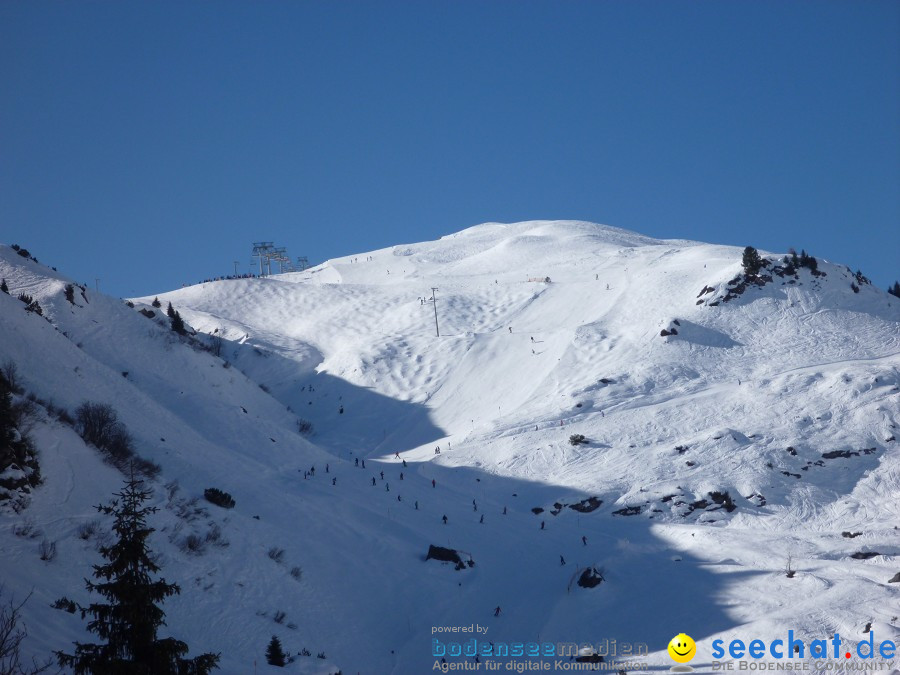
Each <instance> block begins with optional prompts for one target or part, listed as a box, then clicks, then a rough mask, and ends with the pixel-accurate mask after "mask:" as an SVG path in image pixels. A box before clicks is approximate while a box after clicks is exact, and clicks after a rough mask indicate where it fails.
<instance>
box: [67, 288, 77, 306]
mask: <svg viewBox="0 0 900 675" xmlns="http://www.w3.org/2000/svg"><path fill="white" fill-rule="evenodd" d="M65 294H66V300H68V301H69V303H70V304H72V305H74V304H75V287H74V286H73V285H72V284H66V287H65Z"/></svg>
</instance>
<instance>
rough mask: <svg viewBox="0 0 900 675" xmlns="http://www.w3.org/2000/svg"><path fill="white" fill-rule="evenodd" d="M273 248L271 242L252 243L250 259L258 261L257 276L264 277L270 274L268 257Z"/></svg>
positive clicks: (270, 265) (270, 268) (270, 264)
mask: <svg viewBox="0 0 900 675" xmlns="http://www.w3.org/2000/svg"><path fill="white" fill-rule="evenodd" d="M274 248H275V245H274V244H273V243H272V242H271V241H257V242H254V243H253V255H252V256H251V257H252V258H257V259H258V260H259V276H261V277H264V276H268V275H269V274H271V273H272V263H271V260H270V257H271V255H272V252H273V250H274Z"/></svg>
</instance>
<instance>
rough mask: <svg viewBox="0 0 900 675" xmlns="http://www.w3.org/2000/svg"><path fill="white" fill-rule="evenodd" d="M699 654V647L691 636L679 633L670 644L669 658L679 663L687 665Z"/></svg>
mask: <svg viewBox="0 0 900 675" xmlns="http://www.w3.org/2000/svg"><path fill="white" fill-rule="evenodd" d="M696 653H697V645H696V644H695V643H694V640H693V639H692V638H691V636H690V635H685V634H684V633H679V634H678V635H676V636H675V637H673V638H672V640H671V641H670V642H669V656H671V657H672V660H673V661H677V662H678V663H687V662H688V661H690V660H691V659H692V658H694V655H695V654H696Z"/></svg>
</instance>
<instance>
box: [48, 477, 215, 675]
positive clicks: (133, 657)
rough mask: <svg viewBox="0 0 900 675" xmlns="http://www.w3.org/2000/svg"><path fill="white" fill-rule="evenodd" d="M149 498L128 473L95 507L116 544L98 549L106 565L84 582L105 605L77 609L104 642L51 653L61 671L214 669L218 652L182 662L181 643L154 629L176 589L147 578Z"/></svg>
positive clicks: (198, 673) (198, 674)
mask: <svg viewBox="0 0 900 675" xmlns="http://www.w3.org/2000/svg"><path fill="white" fill-rule="evenodd" d="M150 495H151V493H150V491H149V490H146V489H144V488H143V481H140V480H137V479H136V478H135V477H134V473H133V472H132V475H131V478H130V479H128V480H126V481H125V487H124V488H123V489H122V491H121V492H117V493H115V496H116V497H118V498H119V499H117V500H113V501H112V502H110V503H109V504H107V505H100V506H98V507H97V510H98V511H100V512H101V513H104V514H107V515H112V516H114V517H115V523H114V525H113V530H114V531H115V533H116V535H117V540H116V541H115V542H114V543H113V544H111V545H110V546H103V547H101V548H100V555H102V556H103V557H104V558H105V559H106V561H107V562H106V564H103V565H94V578H95V579H97V582H96V583H95V582H91V581H87V580H85V583H86V585H87V589H88V590H89V591H92V592H96V593H98V594H100V595H101V596H103V598H104V599H105V600H106V601H107V602H105V603H104V602H97V603H92V604H91V605H89V606H88V607H80V608H79V609H80V610H81V618H82V619H83V618H85V617H86V616H87V615H88V614H89V615H91V617H93V618H92V619H91V620H90V621H89V622H88V625H87V629H88V631H90V632H91V633H96V634H97V635H98V636H99V637H100V639H101V640H103V641H104V642H103V643H101V644H82V643H78V642H76V643H75V654H65V653H63V652H56V657H57V660H58V662H59V665H60V667H61V668H65V667H69V668H72V669H73V670H74V672H75V674H76V675H82V674H83V673H85V674H86V673H91V674H93V675H207V674H208V673H209V672H210V671H212V670H213V669H215V668H216V667H217V665H218V662H219V655H218V654H201V655H200V656H197V657H195V658H193V659H186V658H182V657H183V656H184V655H185V654H187V652H188V646H187V645H186V644H185V643H184V642H181V641H180V640H176V639H175V638H158V637H157V630H158V629H159V627H160V626H164V625H165V621H164V620H163V619H164V617H165V612H163V610H162V609H160V607H159V603H160V602H162V601H163V600H165V598H167V597H169V596H170V595H176V594H178V593H180V592H181V589H180V588H179V587H178V586H177V584H169V583H166V581H165V579H158V580H156V581H154V580H153V579H152V578H151V575H152V574H154V573H156V572H158V571H159V567H158V566H157V565H156V564H155V563H154V562H153V561H152V560H151V558H150V549H149V547H148V545H147V538H148V537H149V536H150V533H151V532H153V531H154V530H153V528H151V527H148V526H147V522H146V518H147V515H148V514H151V513H154V512H155V511H156V510H157V509H156V508H155V507H150V506H144V502H145V501H147V499H149V498H150Z"/></svg>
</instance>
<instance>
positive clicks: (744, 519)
mask: <svg viewBox="0 0 900 675" xmlns="http://www.w3.org/2000/svg"><path fill="white" fill-rule="evenodd" d="M763 256H764V258H766V259H767V260H769V261H770V262H769V263H768V266H767V267H764V268H763V269H762V270H761V271H760V274H759V276H758V277H756V278H753V279H750V280H747V279H745V278H744V276H743V270H742V268H741V250H740V249H736V248H733V247H724V246H714V245H707V244H700V243H697V242H688V241H660V240H654V239H650V238H647V237H643V236H641V235H637V234H634V233H630V232H626V231H623V230H618V229H615V228H609V227H604V226H598V225H593V224H589V223H580V222H528V223H517V224H512V225H502V224H487V225H480V226H477V227H473V228H469V229H467V230H464V231H462V232H459V233H457V234H454V235H451V236H448V237H444V238H442V239H440V240H438V241H435V242H425V243H419V244H410V245H403V246H396V247H393V248H391V249H384V250H380V251H374V252H370V253H361V254H359V255H355V254H354V255H352V256H349V257H347V258H343V259H339V260H332V261H329V262H327V263H325V264H323V265H320V266H318V267H315V268H312V269H310V270H307V271H305V272H302V273H296V274H286V275H278V276H275V277H270V278H265V279H241V280H223V281H217V282H211V283H205V284H199V285H196V286H192V287H188V288H184V289H181V290H178V291H173V292H170V293H165V294H160V295H159V299H160V300H161V301H162V309H163V310H164V309H165V307H166V305H167V303H168V302H171V303H172V305H173V306H174V307H175V309H177V310H178V311H179V312H180V313H181V314H182V315H183V316H184V318H185V320H186V321H187V322H188V324H190V325H191V326H193V328H195V329H196V330H198V331H201V333H207V334H210V335H215V336H220V337H221V338H223V345H222V351H221V358H218V357H215V356H213V355H212V354H210V353H208V352H205V351H202V350H200V349H199V345H200V344H211V343H212V341H211V339H210V338H207V337H206V336H203V335H199V336H197V337H195V338H193V339H188V338H181V337H177V336H175V335H174V334H173V333H172V332H171V331H169V330H168V323H167V321H166V320H165V317H164V314H163V315H162V316H160V309H159V308H154V307H152V306H151V305H150V302H151V301H152V300H153V297H148V298H142V299H140V300H135V301H134V302H135V307H133V308H130V307H127V306H126V305H125V304H124V302H123V301H117V300H112V299H110V298H105V297H103V296H99V295H97V294H94V293H91V292H90V291H87V292H86V293H85V294H84V296H82V295H81V294H80V289H76V290H77V291H78V292H76V294H75V304H74V305H72V304H71V303H69V302H68V301H67V300H66V299H65V297H64V292H63V289H64V286H65V284H66V280H65V279H64V278H62V277H60V276H58V275H55V274H54V273H53V272H51V271H49V270H47V269H46V268H43V267H40V266H38V265H35V264H34V263H32V262H30V261H27V260H24V259H23V258H21V257H20V256H17V255H16V254H15V253H14V252H12V251H11V250H9V249H6V248H0V276H3V277H5V278H6V279H7V280H8V283H9V286H10V291H11V293H12V294H13V296H15V295H17V294H18V293H21V292H23V291H25V292H27V293H29V294H30V295H33V296H34V297H35V298H37V299H38V300H39V302H40V303H41V305H42V307H43V308H44V314H45V316H46V318H47V319H49V321H46V320H44V319H43V318H41V317H38V316H36V315H34V314H33V313H28V312H26V311H25V310H24V305H22V303H20V302H19V301H18V300H16V299H15V297H10V296H0V312H2V318H3V321H2V324H0V332H2V334H0V345H2V347H0V352H2V353H0V361H3V360H6V359H10V358H11V359H13V360H14V361H15V362H16V363H17V365H18V368H19V371H20V373H21V375H22V379H23V381H24V384H25V386H26V388H27V389H28V390H30V391H33V392H35V393H36V394H37V395H39V396H40V397H42V398H52V399H53V400H54V402H56V403H57V404H60V405H62V406H64V407H66V408H67V409H70V410H71V409H74V407H75V406H77V405H78V404H79V403H80V402H81V401H83V400H85V399H88V400H102V401H108V402H111V403H115V406H116V409H117V410H118V412H119V414H120V417H121V418H122V419H123V421H124V422H125V423H126V424H127V426H128V428H129V430H130V431H131V432H132V434H133V435H134V436H135V438H136V440H137V445H138V450H139V452H140V453H141V454H142V455H144V456H146V457H148V458H149V459H151V460H153V461H156V462H158V463H159V464H160V465H161V467H162V473H161V475H160V477H159V478H158V479H157V480H156V481H155V484H156V485H157V492H158V501H159V504H160V505H161V506H163V507H164V508H163V510H162V511H161V513H160V516H159V522H157V523H154V525H155V526H156V527H157V528H158V529H159V530H160V532H159V533H158V536H157V538H156V539H155V540H154V542H155V544H156V545H158V547H159V549H160V550H161V551H163V556H164V559H165V565H164V570H163V571H164V574H165V576H166V577H167V578H168V579H169V580H175V581H178V582H179V583H181V584H182V587H183V588H184V592H183V594H182V596H180V597H179V598H178V599H177V601H171V602H169V603H167V606H166V609H167V610H168V611H169V613H170V621H169V624H170V627H171V630H172V632H173V633H174V634H177V635H178V636H179V637H181V638H182V639H185V640H186V641H187V642H188V643H189V644H190V645H191V647H192V649H193V650H194V651H201V650H202V651H209V650H214V651H221V652H222V655H223V670H224V672H235V673H241V672H252V669H251V668H252V664H253V661H254V660H256V661H258V662H259V663H260V666H259V667H260V669H261V670H264V669H265V668H266V666H264V665H262V664H263V663H264V659H263V657H262V654H263V651H264V649H265V645H266V643H267V641H268V639H269V637H271V635H272V634H277V635H279V637H281V639H282V641H283V642H284V643H285V646H286V647H287V648H288V649H292V650H294V651H296V650H298V649H300V648H301V647H306V648H308V649H309V650H310V651H312V652H313V655H315V654H316V653H318V652H324V653H325V654H326V656H327V659H326V660H319V659H315V658H314V656H313V657H300V658H298V660H297V661H296V662H295V663H293V664H291V665H290V666H289V668H293V669H294V671H295V672H318V671H317V670H316V669H319V670H321V671H322V672H329V671H328V669H329V668H331V669H332V670H334V669H336V668H342V669H343V670H344V671H345V672H357V671H359V672H366V673H387V672H396V673H417V672H430V671H431V667H432V665H433V663H434V660H435V659H434V658H433V657H432V638H433V635H432V633H433V629H434V628H435V627H439V626H468V625H470V624H473V623H477V624H479V625H480V626H481V627H484V628H487V630H488V632H487V634H486V636H484V639H487V640H495V641H498V642H508V643H512V642H530V641H537V642H541V643H544V642H554V643H555V642H576V643H578V644H585V643H589V644H593V645H595V646H596V645H598V644H602V643H603V642H604V641H605V640H612V639H616V640H617V641H618V643H619V644H623V643H625V642H628V643H643V644H646V645H647V646H648V649H649V652H650V654H649V655H648V656H645V657H642V658H641V659H639V660H640V661H642V662H646V663H649V664H651V666H652V665H654V664H655V665H656V667H660V666H664V667H668V666H669V665H670V664H671V661H670V660H669V657H668V656H667V654H666V652H665V647H666V644H667V643H668V641H669V640H670V639H671V638H672V636H674V635H675V634H677V633H679V632H685V633H688V634H690V635H691V636H692V637H693V638H694V639H695V640H696V641H697V643H698V661H699V662H700V663H699V664H698V663H695V664H693V665H695V666H696V665H701V666H702V664H703V663H706V664H708V663H709V661H710V658H711V657H710V654H711V644H712V641H713V640H715V639H726V640H730V639H732V638H733V637H740V638H742V639H745V638H747V637H748V636H751V635H752V636H753V637H757V636H759V637H762V638H764V639H771V638H774V637H783V636H784V634H785V633H786V631H787V630H788V629H792V630H793V631H794V632H795V634H797V635H800V636H804V637H807V638H809V639H813V638H816V637H830V636H831V635H832V634H833V633H834V632H835V631H837V632H840V634H841V635H842V636H843V637H844V639H845V640H847V641H849V642H847V645H848V646H849V644H851V643H855V642H857V641H859V640H861V639H863V638H864V637H866V635H864V633H863V631H864V629H865V628H866V626H867V624H869V628H870V629H871V630H872V631H873V632H874V633H875V634H876V636H877V638H878V639H879V640H882V639H894V640H896V639H897V636H898V634H900V621H898V619H897V615H898V614H900V606H898V605H900V603H898V589H897V585H896V584H888V579H890V578H891V577H893V575H894V574H896V573H897V572H898V571H900V562H898V560H897V556H898V553H900V534H898V530H897V529H896V527H897V525H898V523H900V500H898V499H897V497H898V495H900V451H898V443H897V441H896V438H897V436H898V435H900V429H898V428H897V425H898V423H900V420H898V416H900V415H898V410H900V300H898V299H896V298H894V297H892V296H890V295H887V294H886V293H884V292H882V291H881V290H879V289H876V288H874V287H872V286H871V285H869V284H867V283H865V282H864V280H860V279H858V278H857V277H856V276H855V275H853V274H852V273H851V272H850V271H849V270H848V269H847V268H845V267H842V266H840V265H837V264H832V263H828V262H825V261H821V260H820V261H817V265H816V264H812V265H806V266H800V265H796V264H790V260H788V262H787V263H786V262H785V261H784V260H783V256H784V254H778V255H774V254H763ZM748 281H749V282H748ZM432 289H437V290H435V291H434V295H435V297H436V298H437V306H436V308H435V306H434V304H433V303H432V301H431V297H432ZM435 309H436V310H437V312H436V313H437V324H438V326H439V330H440V336H436V335H435V328H436V326H435V323H436V322H435ZM139 310H143V311H144V312H149V311H154V312H155V313H156V315H157V316H154V317H153V318H149V319H148V318H147V317H146V316H142V315H141V314H140V313H139ZM192 345H193V346H192ZM226 366H228V367H226ZM125 372H127V375H126V376H123V373H125ZM261 387H263V388H264V389H262V388H261ZM245 411H246V412H245ZM298 429H303V430H304V433H303V434H299V433H298ZM575 435H581V436H583V437H584V441H585V442H583V443H578V444H572V442H571V441H570V437H573V436H575ZM33 436H34V439H35V444H36V446H37V447H38V448H39V450H41V457H42V468H44V475H45V478H46V480H45V483H44V485H43V486H41V487H40V488H38V489H37V490H35V492H34V494H33V497H32V499H31V504H30V505H29V506H28V507H27V508H26V509H24V510H22V512H21V513H19V514H15V513H7V514H5V515H3V516H2V517H3V518H4V520H6V521H8V523H9V525H7V526H6V527H5V529H4V530H3V532H2V533H0V536H2V537H3V539H2V542H3V550H4V558H3V568H4V577H5V578H6V579H7V585H8V586H14V587H15V588H16V589H30V588H31V587H34V588H35V595H34V596H33V598H32V600H31V601H30V603H29V605H28V606H27V610H28V612H29V613H30V614H29V616H30V617H33V618H34V620H33V621H31V622H30V624H29V627H30V633H31V637H30V638H29V644H30V645H31V647H30V648H31V649H33V650H34V651H35V653H41V652H43V653H46V652H47V651H49V650H50V649H54V648H56V649H59V648H65V647H67V646H68V643H69V642H71V640H72V639H83V638H84V637H85V635H84V633H83V627H82V625H81V622H79V621H78V620H77V619H74V618H72V617H70V615H67V614H64V613H61V612H58V611H56V610H48V609H46V605H47V603H49V602H51V601H52V600H54V599H55V598H56V597H59V596H60V595H63V594H65V595H68V596H69V597H73V598H74V597H75V596H76V595H79V594H80V595H79V597H78V598H75V599H77V600H79V601H81V602H84V601H86V600H87V598H86V597H85V595H84V591H82V590H81V589H80V588H79V583H78V580H80V579H81V578H82V577H83V576H86V575H87V574H88V570H89V565H90V564H91V563H92V562H97V560H96V557H97V556H96V552H95V551H94V548H93V545H92V544H91V542H90V541H89V540H88V541H84V540H81V539H79V538H78V537H77V531H76V530H77V526H78V524H79V523H82V522H84V521H85V520H86V519H88V518H93V517H94V516H93V515H90V511H91V509H90V506H91V505H92V504H95V503H97V502H99V501H102V500H104V499H106V498H107V496H108V495H109V494H110V493H111V492H112V491H113V489H114V488H115V487H116V481H117V475H116V473H115V471H114V470H112V469H111V468H109V467H107V466H105V465H103V464H102V462H101V460H100V459H99V456H98V455H97V453H96V451H94V450H92V449H89V448H88V447H86V446H85V445H84V444H83V443H82V442H81V440H80V439H79V438H78V436H77V435H75V434H74V432H72V431H71V430H70V429H68V428H67V427H65V425H60V424H59V423H56V422H52V421H45V422H44V423H42V424H39V425H38V426H37V428H36V430H35V431H34V433H33ZM163 438H165V441H163V440H161V439H163ZM576 438H577V437H576ZM436 447H439V448H440V454H436V450H435V449H436ZM398 455H399V458H398ZM404 463H405V464H406V465H405V466H404ZM361 464H365V469H363V468H362V466H361ZM313 465H314V466H315V467H316V473H315V475H314V476H309V477H307V478H304V476H305V474H306V472H307V471H308V470H309V469H310V467H311V466H313ZM326 465H327V466H328V473H327V474H326V473H324V471H325V466H326ZM382 472H383V476H382V475H381V473H382ZM173 479H177V480H178V481H179V483H180V490H179V493H178V494H177V495H175V496H172V497H169V496H167V494H166V490H165V489H164V488H163V486H164V485H166V484H167V483H170V481H172V480H173ZM432 481H434V482H432ZM212 486H215V487H220V488H222V489H225V490H227V491H228V492H230V493H231V494H233V495H234V496H235V498H236V501H237V506H236V508H235V509H234V510H233V511H228V512H223V511H221V510H218V509H217V508H216V507H213V506H211V505H209V504H206V505H205V508H206V511H207V512H208V513H207V514H204V515H201V516H199V517H197V516H195V517H194V518H193V520H190V516H189V515H187V516H186V515H185V512H186V510H188V507H187V506H185V505H186V504H187V503H188V500H189V499H190V498H191V497H197V496H200V495H202V492H203V489H204V488H207V487H212ZM591 498H593V499H591ZM202 505H204V502H202V498H201V502H199V503H198V504H197V506H202ZM571 507H577V508H571ZM256 516H258V517H259V519H258V520H257V519H256ZM443 516H446V517H447V522H446V524H445V523H444V522H443ZM26 519H27V520H28V521H29V522H31V523H33V525H34V527H35V528H36V529H41V530H42V531H43V532H44V535H43V536H45V537H47V538H50V539H56V540H57V541H58V547H59V550H60V551H62V552H63V553H64V555H63V554H61V555H58V556H57V559H56V560H54V561H52V562H50V563H43V562H39V561H38V556H37V543H36V542H35V540H30V539H27V538H24V537H17V536H15V535H14V534H13V529H15V527H18V526H19V525H20V524H21V523H22V522H23V520H26ZM213 527H215V528H216V529H217V530H218V531H219V532H220V533H221V537H222V538H224V539H227V540H228V541H229V542H230V545H229V546H227V547H222V546H216V545H214V544H211V545H210V546H208V547H207V550H206V552H205V553H203V554H202V555H197V554H196V553H192V552H191V551H190V549H189V548H187V549H186V547H185V546H184V541H185V537H186V536H187V533H188V532H189V531H190V532H193V531H194V530H196V531H197V533H199V534H201V535H204V536H205V533H206V532H209V531H211V530H212V529H213ZM179 528H180V529H179ZM190 528H193V530H191V529H190ZM843 532H846V533H854V534H855V533H859V535H858V536H853V537H848V536H843V535H842V533H843ZM431 544H435V545H441V546H447V547H450V548H453V549H457V550H459V551H462V552H465V554H467V555H469V556H471V557H472V559H474V561H475V563H476V564H475V566H474V567H471V568H466V569H464V570H461V571H455V570H453V569H452V567H451V566H447V565H441V564H439V563H437V562H435V561H428V562H425V561H424V556H425V553H426V552H427V550H428V547H429V545H431ZM273 548H275V549H284V550H285V554H284V558H285V559H284V562H282V563H278V562H276V561H274V560H272V559H270V557H269V552H270V551H271V550H272V549H273ZM7 552H8V553H7ZM860 553H861V554H864V555H857V556H856V557H852V556H853V554H860ZM865 554H872V555H865ZM464 557H465V555H464ZM563 560H565V563H566V564H565V565H563V564H561V563H562V561H563ZM789 562H790V565H791V566H792V568H793V569H795V570H796V575H795V576H793V577H792V578H787V577H786V575H785V574H784V571H783V570H784V568H785V566H786V565H787V564H788V563H789ZM293 567H299V568H301V569H302V572H300V573H299V574H295V575H291V574H290V573H289V571H290V569H291V568H293ZM591 567H593V568H596V569H598V570H602V572H603V577H604V579H605V581H604V583H601V584H600V585H599V586H597V587H596V588H593V589H583V588H581V587H579V586H578V585H577V584H575V581H576V580H577V579H578V577H579V576H580V575H581V573H582V572H583V571H584V570H585V569H587V568H591ZM7 568H8V569H9V570H10V571H9V573H6V571H7ZM298 577H299V578H298ZM25 592H27V590H25ZM498 605H499V606H500V607H502V613H501V615H500V616H499V617H494V616H493V612H492V610H493V609H494V608H495V607H496V606H498ZM279 611H283V612H285V613H286V618H285V619H284V621H282V622H281V623H276V622H275V621H274V620H273V617H276V616H277V615H276V612H279ZM36 624H37V625H36ZM289 626H294V627H293V628H291V627H289ZM435 635H437V634H435ZM440 637H441V639H445V640H453V639H456V640H458V641H460V642H462V641H465V640H467V639H469V638H471V637H473V636H471V635H467V634H456V635H451V636H450V637H448V636H447V634H443V633H442V634H440ZM475 637H478V636H475ZM447 658H448V661H460V660H463V661H468V662H471V661H472V659H471V658H469V659H466V658H457V657H450V656H448V657H447ZM610 659H611V656H610V655H608V656H607V660H610ZM500 660H501V661H502V660H512V661H516V659H515V658H512V659H500ZM620 660H622V659H620ZM625 660H629V661H634V660H636V659H633V658H627V659H625ZM519 661H521V659H519ZM549 661H550V662H551V663H552V661H553V659H549ZM332 664H333V665H332ZM273 672H274V670H273Z"/></svg>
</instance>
